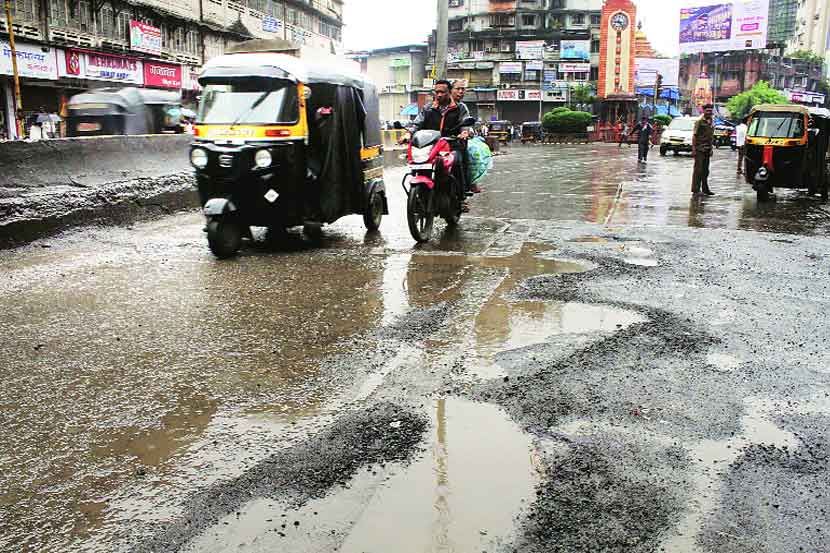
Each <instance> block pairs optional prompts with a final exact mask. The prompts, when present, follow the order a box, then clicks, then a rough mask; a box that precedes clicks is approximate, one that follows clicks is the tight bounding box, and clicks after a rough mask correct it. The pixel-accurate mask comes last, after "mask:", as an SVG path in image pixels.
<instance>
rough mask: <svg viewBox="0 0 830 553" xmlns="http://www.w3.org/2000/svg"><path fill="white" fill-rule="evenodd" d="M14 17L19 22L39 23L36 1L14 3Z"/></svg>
mask: <svg viewBox="0 0 830 553" xmlns="http://www.w3.org/2000/svg"><path fill="white" fill-rule="evenodd" d="M11 4H12V15H13V16H14V19H15V20H17V21H37V2H36V0H16V1H12V3H11Z"/></svg>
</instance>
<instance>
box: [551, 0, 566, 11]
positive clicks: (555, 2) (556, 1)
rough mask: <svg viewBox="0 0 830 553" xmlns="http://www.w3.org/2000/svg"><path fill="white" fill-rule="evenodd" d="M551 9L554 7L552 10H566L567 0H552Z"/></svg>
mask: <svg viewBox="0 0 830 553" xmlns="http://www.w3.org/2000/svg"><path fill="white" fill-rule="evenodd" d="M550 9H552V10H564V9H565V0H550Z"/></svg>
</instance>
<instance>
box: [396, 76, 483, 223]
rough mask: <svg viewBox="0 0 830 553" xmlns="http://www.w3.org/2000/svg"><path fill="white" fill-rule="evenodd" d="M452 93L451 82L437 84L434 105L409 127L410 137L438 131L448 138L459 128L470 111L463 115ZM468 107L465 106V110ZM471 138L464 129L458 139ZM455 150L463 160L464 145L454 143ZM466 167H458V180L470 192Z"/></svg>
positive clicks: (419, 115) (422, 112) (437, 82)
mask: <svg viewBox="0 0 830 553" xmlns="http://www.w3.org/2000/svg"><path fill="white" fill-rule="evenodd" d="M452 91H453V85H452V83H451V82H450V81H447V80H445V79H442V80H440V81H436V82H435V88H433V98H434V99H433V102H432V105H431V106H429V107H426V106H424V108H423V109H422V110H421V112H420V113H419V114H418V117H417V118H416V119H415V121H413V122H412V123H411V124H410V125H409V126H408V127H407V130H408V131H409V133H410V136H411V135H413V134H415V133H416V132H418V131H423V130H428V131H438V132H440V133H441V136H445V137H447V136H449V133H450V131H452V130H454V129H456V128H458V126H459V125H460V124H461V122H462V121H463V120H464V118H465V117H466V116H467V115H469V110H468V111H467V114H466V115H465V114H464V113H463V110H462V109H461V108H460V107H459V105H458V104H457V103H456V102H455V99H454V98H453V94H452ZM462 105H463V104H462ZM466 107H467V106H464V108H465V109H466ZM469 137H470V132H469V131H468V130H467V129H462V130H461V132H460V133H459V134H458V137H457V138H459V139H460V140H462V141H463V140H466V139H467V138H469ZM453 149H455V150H456V151H458V152H459V153H460V154H461V155H460V157H461V159H462V160H463V158H464V151H463V149H462V144H460V143H459V142H454V143H453ZM465 166H466V164H465V163H463V162H462V163H459V164H457V165H456V167H457V168H458V171H457V174H456V178H457V179H459V180H460V181H461V184H462V185H463V187H464V190H465V191H466V190H469V185H468V184H467V175H466V170H465ZM465 208H466V206H465Z"/></svg>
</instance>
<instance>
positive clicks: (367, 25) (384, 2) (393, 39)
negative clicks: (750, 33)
mask: <svg viewBox="0 0 830 553" xmlns="http://www.w3.org/2000/svg"><path fill="white" fill-rule="evenodd" d="M634 3H635V4H637V17H638V18H639V19H640V20H642V22H643V30H644V31H645V32H646V34H647V35H648V38H649V40H650V41H651V44H652V46H654V48H655V49H657V51H659V52H660V53H662V54H666V55H671V56H674V55H677V53H678V40H677V33H678V29H679V27H680V21H679V17H680V6H681V5H682V6H688V5H695V4H702V3H703V4H715V3H717V2H714V0H708V1H699V0H634ZM435 4H436V2H435V0H346V1H345V3H344V10H345V14H344V19H345V24H346V29H345V31H344V33H343V40H344V46H345V47H346V48H347V49H349V50H366V49H372V48H385V47H388V46H400V45H403V44H413V43H420V42H425V41H426V39H427V37H428V36H429V33H430V31H431V30H432V29H433V28H434V27H435V19H436V15H435Z"/></svg>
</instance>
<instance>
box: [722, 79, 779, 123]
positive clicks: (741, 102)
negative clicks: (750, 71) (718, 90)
mask: <svg viewBox="0 0 830 553" xmlns="http://www.w3.org/2000/svg"><path fill="white" fill-rule="evenodd" d="M789 103H790V102H789V101H787V97H786V96H784V95H783V94H781V93H780V92H778V91H777V90H775V89H774V88H772V87H770V85H769V83H768V82H766V81H758V83H757V84H756V85H755V86H753V87H752V88H750V89H749V90H747V91H746V92H741V93H740V94H738V95H737V96H733V97H732V98H730V99H729V101H728V102H727V103H726V109H728V110H729V113H730V114H731V115H732V118H733V119H743V118H744V117H746V116H747V115H749V112H750V111H751V110H752V108H753V107H755V106H757V105H759V104H789Z"/></svg>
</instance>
